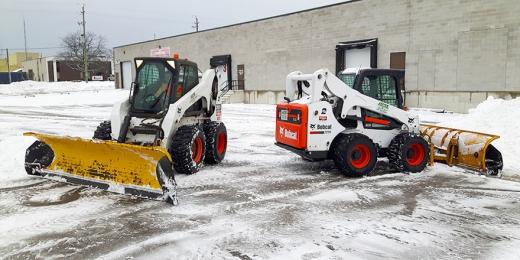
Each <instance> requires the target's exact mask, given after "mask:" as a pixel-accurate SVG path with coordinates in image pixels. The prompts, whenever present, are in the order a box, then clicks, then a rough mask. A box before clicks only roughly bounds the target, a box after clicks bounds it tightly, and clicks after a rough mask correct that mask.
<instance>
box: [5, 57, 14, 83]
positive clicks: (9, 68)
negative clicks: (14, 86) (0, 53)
mask: <svg viewBox="0 0 520 260" xmlns="http://www.w3.org/2000/svg"><path fill="white" fill-rule="evenodd" d="M5 54H6V55H7V72H8V74H9V84H11V81H12V80H11V67H10V64H9V49H5Z"/></svg>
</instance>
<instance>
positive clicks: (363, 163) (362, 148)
mask: <svg viewBox="0 0 520 260" xmlns="http://www.w3.org/2000/svg"><path fill="white" fill-rule="evenodd" d="M370 155H371V154H370V149H369V148H368V146H367V145H365V144H356V145H355V146H354V149H352V152H351V154H350V160H351V163H352V166H353V167H354V168H357V169H363V168H365V167H367V166H368V164H369V163H370V157H371V156H370Z"/></svg>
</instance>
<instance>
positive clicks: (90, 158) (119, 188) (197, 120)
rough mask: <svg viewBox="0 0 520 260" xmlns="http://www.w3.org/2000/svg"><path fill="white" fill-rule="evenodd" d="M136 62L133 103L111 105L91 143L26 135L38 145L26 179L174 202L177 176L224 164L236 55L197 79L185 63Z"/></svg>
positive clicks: (30, 153)
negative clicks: (225, 112) (224, 103)
mask: <svg viewBox="0 0 520 260" xmlns="http://www.w3.org/2000/svg"><path fill="white" fill-rule="evenodd" d="M134 63H135V70H136V77H135V82H134V83H132V88H131V90H130V96H129V98H128V99H126V100H124V101H122V102H119V103H116V104H115V105H114V106H113V109H112V114H111V120H110V121H105V122H102V123H101V124H100V125H99V127H98V128H97V129H96V131H95V133H94V138H93V140H85V139H81V138H72V137H60V136H52V135H46V134H37V133H26V134H25V135H26V136H33V137H35V138H36V139H37V141H36V142H34V143H33V144H32V145H31V146H30V147H29V148H28V149H27V151H26V157H25V168H26V171H27V173H28V174H30V175H39V176H43V177H47V178H50V179H54V180H57V181H65V182H69V183H74V184H80V185H88V186H93V187H97V188H101V189H104V190H108V191H112V192H117V193H122V194H130V195H135V196H139V197H144V198H149V199H156V200H166V201H168V202H172V203H174V204H176V203H177V199H176V183H175V178H174V170H175V171H176V172H178V173H184V174H194V173H196V172H197V171H198V170H199V169H200V167H201V166H202V165H203V163H204V162H206V163H208V164H217V163H220V162H221V161H222V160H223V159H224V156H225V154H226V147H227V132H226V127H225V125H224V124H223V123H222V122H221V101H220V99H221V97H222V95H224V94H225V92H226V91H227V90H228V89H229V82H230V80H231V71H230V70H229V68H230V64H231V57H230V56H216V57H213V58H212V59H211V61H210V65H211V69H209V70H207V71H205V72H204V73H203V74H202V76H201V77H200V80H199V71H198V68H197V64H195V63H193V62H190V61H188V60H181V59H178V58H136V59H135V60H134Z"/></svg>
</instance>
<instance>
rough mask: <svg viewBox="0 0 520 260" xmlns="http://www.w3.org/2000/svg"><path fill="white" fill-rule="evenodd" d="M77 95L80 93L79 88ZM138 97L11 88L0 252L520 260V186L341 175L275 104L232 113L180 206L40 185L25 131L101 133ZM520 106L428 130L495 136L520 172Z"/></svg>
mask: <svg viewBox="0 0 520 260" xmlns="http://www.w3.org/2000/svg"><path fill="white" fill-rule="evenodd" d="M69 86H70V88H69ZM127 95H128V92H127V91H123V90H114V89H113V88H112V85H111V84H110V83H108V84H106V83H89V84H88V85H85V84H84V83H59V84H45V83H35V82H25V83H17V84H12V85H9V86H5V85H0V147H1V150H0V162H1V163H0V172H1V175H0V234H2V235H1V236H0V256H2V257H5V258H22V259H26V258H50V259H52V258H80V259H84V258H102V259H124V258H138V259H389V258H390V259H402V258H404V259H453V258H455V259H461V258H463V259H466V258H470V259H519V258H520V251H519V250H518V247H519V246H520V228H519V226H520V196H519V194H520V183H517V182H512V181H507V180H501V179H496V178H486V177H483V176H479V175H476V174H473V173H471V172H468V171H466V170H463V169H460V168H450V167H447V166H445V165H441V164H437V165H435V166H434V167H429V168H428V169H427V170H426V171H425V172H423V173H420V174H412V175H407V174H402V173H389V172H387V171H386V170H385V169H386V168H385V166H386V165H385V162H384V161H382V162H381V163H380V165H379V166H378V169H379V170H378V171H377V172H376V173H375V174H373V175H372V176H369V177H366V178H360V179H351V178H346V177H344V176H342V175H341V174H339V173H338V172H337V171H336V170H335V169H334V166H333V164H332V163H330V162H321V163H310V162H306V161H303V160H301V159H300V158H299V157H298V156H296V155H294V154H291V153H289V152H287V151H285V150H282V149H279V148H277V147H276V146H274V145H273V142H274V140H273V131H274V106H270V105H241V104H234V105H225V106H224V111H223V112H224V116H223V120H224V122H225V123H226V125H227V128H228V134H229V147H228V152H227V155H226V160H225V161H224V162H223V164H221V165H219V166H212V167H206V168H204V169H203V170H202V171H201V172H199V173H197V174H196V175H194V176H178V184H179V186H180V190H179V196H180V197H179V201H180V205H179V206H177V207H173V206H170V205H168V204H165V203H161V202H155V201H147V200H142V199H136V198H132V197H128V196H122V195H117V194H111V193H108V192H103V191H99V190H94V189H88V188H84V187H78V186H71V185H67V184H62V183H55V182H52V181H48V180H44V179H40V178H37V177H30V176H28V175H26V174H25V171H24V167H23V160H24V153H25V149H26V148H27V147H28V146H29V145H30V144H31V143H32V141H33V139H31V138H30V137H23V136H22V133H23V132H25V131H36V132H44V133H52V134H59V135H71V136H81V137H87V138H89V137H91V136H92V133H93V131H94V129H95V127H96V126H97V125H98V123H99V122H100V121H102V120H104V119H107V118H108V116H109V114H110V109H111V104H112V103H113V102H114V101H116V100H120V99H123V98H125V97H126V96H127ZM519 109H520V99H517V100H510V101H504V100H488V101H486V102H485V103H483V104H481V105H480V106H479V107H478V108H476V109H475V110H473V111H472V112H471V113H469V114H467V115H460V114H437V113H431V112H427V111H420V112H419V113H420V114H421V117H422V119H423V120H426V121H433V122H442V124H444V125H448V126H455V127H461V128H465V129H472V130H480V131H484V132H491V133H497V134H500V135H501V136H502V138H501V139H500V140H497V141H496V142H495V144H496V146H497V148H498V149H499V150H501V151H502V153H503V155H504V160H505V168H504V174H505V175H507V176H512V177H513V178H514V176H515V175H516V176H518V173H519V172H520V168H519V166H518V165H520V163H517V162H516V155H517V154H518V152H519V150H518V149H519V148H518V147H519V145H520V143H519V142H520V141H519V140H520V133H519V132H518V130H517V129H519V126H520V125H519V124H520V120H518V118H517V117H518V114H519V112H520V111H519Z"/></svg>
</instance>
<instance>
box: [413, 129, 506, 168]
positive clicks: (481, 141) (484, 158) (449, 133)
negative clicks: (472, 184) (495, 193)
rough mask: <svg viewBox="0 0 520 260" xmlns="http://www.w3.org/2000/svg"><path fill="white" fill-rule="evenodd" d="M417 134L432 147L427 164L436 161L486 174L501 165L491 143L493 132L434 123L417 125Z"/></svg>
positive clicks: (496, 137) (498, 155)
mask: <svg viewBox="0 0 520 260" xmlns="http://www.w3.org/2000/svg"><path fill="white" fill-rule="evenodd" d="M421 135H422V136H423V137H424V138H425V139H426V140H427V141H428V142H429V143H430V146H431V151H434V152H432V153H431V154H430V164H433V162H434V161H437V162H442V163H446V164H447V165H449V166H454V165H456V166H461V167H464V168H468V169H471V170H475V171H479V172H482V173H486V174H487V175H498V174H499V172H500V171H501V170H502V168H503V161H502V154H501V153H500V151H498V150H497V149H496V148H495V147H494V146H493V145H491V142H493V141H494V140H496V139H498V138H500V137H499V136H497V135H491V134H485V133H479V132H473V131H466V130H461V129H453V128H448V127H441V126H435V125H421Z"/></svg>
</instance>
